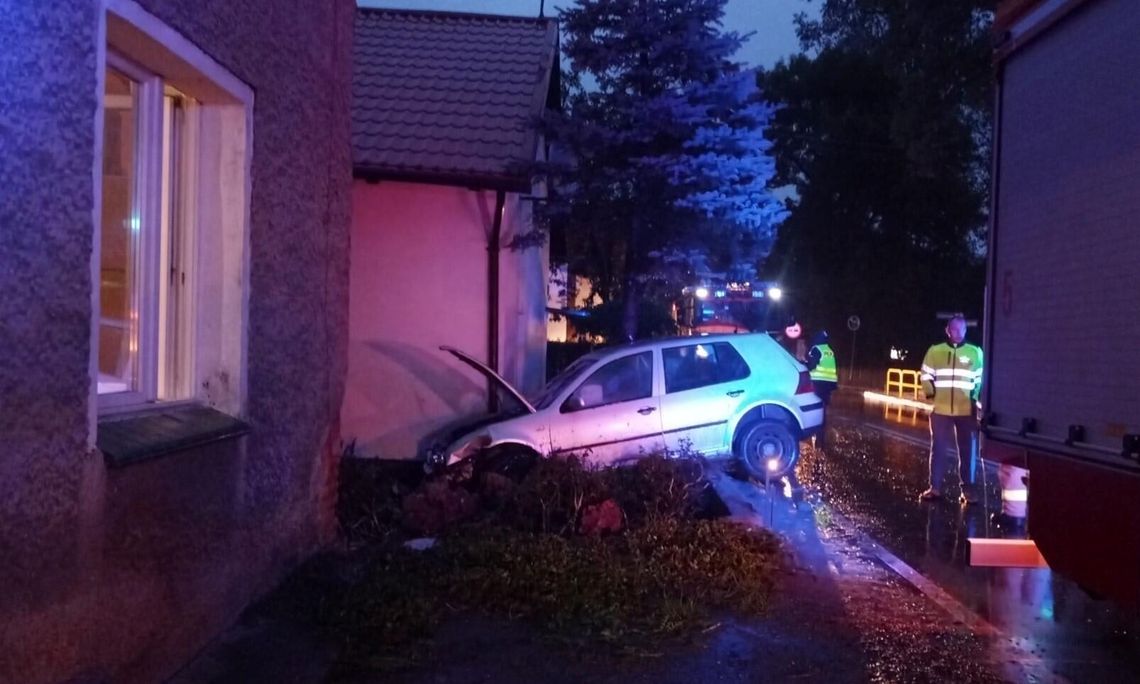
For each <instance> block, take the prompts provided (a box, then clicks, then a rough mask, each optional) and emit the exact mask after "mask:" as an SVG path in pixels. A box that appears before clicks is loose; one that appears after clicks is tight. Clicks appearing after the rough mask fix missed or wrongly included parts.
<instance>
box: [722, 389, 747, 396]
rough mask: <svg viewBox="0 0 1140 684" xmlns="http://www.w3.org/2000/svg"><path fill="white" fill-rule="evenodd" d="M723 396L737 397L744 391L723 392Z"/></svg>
mask: <svg viewBox="0 0 1140 684" xmlns="http://www.w3.org/2000/svg"><path fill="white" fill-rule="evenodd" d="M725 394H727V395H728V396H730V397H739V396H740V395H741V394H744V390H732V391H731V392H725Z"/></svg>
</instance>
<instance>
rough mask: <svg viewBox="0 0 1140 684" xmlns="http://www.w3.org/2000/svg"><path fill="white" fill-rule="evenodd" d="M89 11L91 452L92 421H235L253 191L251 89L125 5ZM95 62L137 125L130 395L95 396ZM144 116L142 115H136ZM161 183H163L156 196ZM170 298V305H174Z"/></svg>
mask: <svg viewBox="0 0 1140 684" xmlns="http://www.w3.org/2000/svg"><path fill="white" fill-rule="evenodd" d="M98 11H99V15H98V16H99V19H98V22H99V23H98V32H97V43H96V46H97V50H96V60H95V69H96V78H95V81H96V84H95V92H96V111H95V117H94V119H95V120H94V124H95V136H94V159H93V173H92V182H93V186H94V194H95V201H94V206H93V208H92V218H93V224H92V225H93V234H94V235H93V243H92V256H91V263H90V269H91V270H90V277H91V282H92V285H93V287H92V291H91V312H92V319H91V337H90V340H91V344H90V360H89V370H88V375H89V380H90V389H89V397H90V401H89V402H88V427H89V430H88V443H89V446H92V447H94V446H95V442H96V435H97V433H98V425H99V422H100V420H101V419H102V418H103V417H115V416H118V415H121V414H127V413H140V412H141V413H146V412H150V411H152V410H156V409H157V410H165V409H168V408H172V407H178V406H193V405H205V406H211V407H215V408H217V409H219V410H221V411H223V412H225V413H228V414H230V415H234V416H238V415H241V414H242V413H244V409H245V404H246V394H247V382H248V370H249V369H248V361H247V354H248V316H249V287H250V286H249V273H250V264H249V259H250V244H249V243H250V228H251V216H250V210H251V203H252V186H253V111H254V93H253V89H252V88H251V87H250V86H249V85H247V84H246V83H245V82H243V81H241V80H240V79H239V78H237V77H236V76H235V75H234V74H233V73H231V72H230V71H229V70H228V69H227V68H226V67H224V66H222V65H221V64H220V63H219V62H217V61H216V60H215V59H214V58H213V57H211V56H210V55H208V54H206V53H205V52H204V51H203V50H202V49H201V48H200V47H198V45H196V44H195V43H193V42H191V41H190V40H189V39H187V38H186V37H184V36H183V35H182V34H180V33H178V32H177V31H176V30H175V29H173V28H172V27H171V26H169V25H167V24H166V23H164V22H163V21H162V20H161V19H159V18H158V17H156V16H154V15H152V14H150V13H149V12H148V11H147V10H145V9H144V8H143V7H142V6H141V5H139V4H138V3H137V2H135V0H101V1H100V2H99V3H98ZM109 68H110V69H115V70H116V71H119V72H120V73H122V74H123V75H124V76H127V77H128V78H130V79H132V80H133V81H135V82H136V83H138V87H137V92H138V95H137V99H138V109H139V115H138V117H137V118H138V121H137V125H138V126H139V127H143V128H145V130H139V131H138V132H137V134H136V141H137V142H136V147H137V149H136V154H135V157H136V159H137V160H138V162H137V164H136V166H137V167H139V175H140V178H139V180H138V182H140V183H146V184H148V185H147V186H146V187H140V188H139V189H138V190H137V191H136V192H137V198H136V202H138V203H139V204H138V206H139V219H140V238H139V239H140V244H139V254H138V260H139V262H140V263H142V262H146V264H147V266H146V267H140V269H139V271H140V278H143V279H145V282H140V283H139V286H138V288H137V289H138V291H139V292H140V309H139V313H138V315H139V317H140V325H139V326H138V328H139V330H138V336H139V339H138V352H137V354H138V371H137V375H138V381H137V390H138V391H127V392H115V393H106V394H100V393H99V391H98V381H99V369H100V364H99V333H100V323H101V320H100V319H101V301H100V294H101V281H100V277H101V263H100V260H101V255H102V244H101V241H102V240H101V233H102V209H103V207H102V205H103V201H102V200H103V149H104V127H105V100H104V96H105V87H106V86H105V81H106V75H107V69H109ZM159 74H161V75H159ZM168 88H173V89H174V90H176V91H178V95H183V96H184V97H181V99H180V101H181V105H182V106H181V107H178V108H175V107H172V106H170V105H168V104H167V102H168V100H167V98H166V95H167V94H168ZM146 111H150V112H151V113H152V115H151V116H144V115H143V112H146ZM176 117H178V118H180V119H181V123H180V125H179V131H178V133H177V134H174V133H173V132H172V133H171V135H178V136H179V138H180V139H179V140H178V141H177V144H178V149H177V150H174V149H173V145H174V144H175V143H174V138H170V140H169V141H168V140H165V139H164V138H163V128H164V125H171V126H172V125H173V122H174V120H175V118H176ZM168 144H169V145H170V146H171V147H170V148H169V149H170V150H171V152H172V154H171V155H170V156H169V158H167V155H166V150H167V145H168ZM174 174H177V177H176V178H175V177H174ZM143 176H145V178H143ZM164 179H167V180H170V181H171V182H170V183H168V184H166V187H165V188H164ZM155 184H157V187H155ZM175 186H177V187H175ZM176 222H177V225H175V223H176ZM144 223H145V224H146V227H149V228H150V230H145V229H144ZM203 227H208V228H209V231H203V230H202V228H203ZM144 238H146V239H145V244H144V242H143V240H144ZM168 240H174V241H177V242H173V241H168ZM172 252H174V254H175V255H176V256H172ZM172 269H177V271H173V270H172ZM171 278H177V279H179V280H180V281H181V279H182V278H185V284H183V285H179V287H178V288H177V290H176V291H174V292H172V290H173V289H174V288H171V287H170V284H171V283H170V279H171ZM132 289H133V288H132ZM171 297H176V298H177V305H175V304H174V302H173V301H172V300H171V299H170V298H171ZM164 306H165V307H166V310H165V311H163V312H162V313H161V314H160V307H164ZM143 321H146V322H145V324H144V323H143ZM160 326H161V329H160ZM160 345H161V349H160ZM168 350H173V353H169V351H168Z"/></svg>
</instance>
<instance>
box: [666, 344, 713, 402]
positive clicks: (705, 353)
mask: <svg viewBox="0 0 1140 684" xmlns="http://www.w3.org/2000/svg"><path fill="white" fill-rule="evenodd" d="M716 352H717V350H716V346H715V345H712V344H690V345H686V346H684V347H672V348H670V349H662V350H661V359H662V361H663V362H664V363H665V392H666V393H667V394H668V393H672V392H683V391H685V390H690V389H696V388H698V387H704V386H706V385H715V384H716V383H718V382H720V379H719V376H718V374H717V363H716Z"/></svg>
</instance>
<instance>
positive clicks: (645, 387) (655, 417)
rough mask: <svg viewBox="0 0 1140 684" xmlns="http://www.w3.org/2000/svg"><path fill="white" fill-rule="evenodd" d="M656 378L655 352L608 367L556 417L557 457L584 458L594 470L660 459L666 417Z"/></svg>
mask: <svg viewBox="0 0 1140 684" xmlns="http://www.w3.org/2000/svg"><path fill="white" fill-rule="evenodd" d="M654 376H655V372H654V358H653V352H652V350H646V351H642V352H638V353H635V354H629V355H626V356H622V357H619V358H615V359H612V360H609V361H606V362H605V363H603V364H602V365H601V366H599V367H598V368H597V369H595V370H594V371H593V372H592V373H590V374H589V375H587V376H586V377H585V378H584V379H583V380H582V381H581V382H580V383H578V385H577V386H576V387H575V388H574V389H573V390H572V391H571V392H570V394H569V395H568V396H567V397H566V399H565V400H564V401H563V402H562V404H561V405H560V406H559V407H558V410H557V411H556V412H554V413H552V415H551V418H550V444H551V452H552V453H562V454H565V453H571V452H577V453H581V454H582V455H583V456H585V458H586V460H587V462H588V463H590V464H592V465H611V464H613V463H617V462H620V461H624V460H629V459H633V458H638V457H640V456H642V455H645V454H650V453H659V452H660V451H661V448H662V442H661V413H660V410H659V409H660V406H659V402H658V398H657V397H655V396H654V394H653V378H654Z"/></svg>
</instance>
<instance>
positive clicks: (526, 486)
mask: <svg viewBox="0 0 1140 684" xmlns="http://www.w3.org/2000/svg"><path fill="white" fill-rule="evenodd" d="M702 472H703V469H702V467H701V464H700V462H699V461H697V460H696V459H694V458H666V457H663V456H648V457H646V458H644V459H641V460H639V461H637V462H636V463H635V464H633V465H629V466H625V467H616V468H602V469H593V468H590V467H588V466H587V465H586V462H585V461H583V460H582V459H580V458H577V457H570V458H552V459H542V460H540V461H538V462H537V463H536V464H535V465H534V467H533V468H532V469H531V471H530V472H529V473H528V474H527V476H526V477H525V478H524V479H523V481H522V482H521V483H519V485H518V486H517V487H516V488H514V490H513V491H512V492H511V496H509V497H507V498H506V499H505V500H504V501H502V503H501V504H500V505H499V506H498V507H497V509H496V514H495V519H496V520H497V521H498V522H500V523H502V524H505V525H508V526H511V527H515V528H517V529H520V530H529V531H532V532H542V533H550V534H560V535H565V534H570V533H572V532H575V531H578V529H579V524H580V523H581V516H582V514H583V512H584V511H585V510H586V508H588V507H590V506H597V505H600V504H602V503H603V502H605V501H607V500H612V501H614V502H616V504H617V506H618V507H619V508H620V509H621V511H622V513H623V514H624V517H625V519H626V522H627V524H628V525H630V526H634V527H636V526H638V525H641V524H643V523H645V522H646V521H648V520H652V519H655V518H659V517H673V518H682V519H683V518H691V517H693V516H694V515H695V513H696V512H697V511H698V509H699V507H700V506H701V504H702V499H703V494H704V492H705V489H706V488H707V487H708V483H707V482H705V481H704V480H703V479H702V477H701V475H702Z"/></svg>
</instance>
